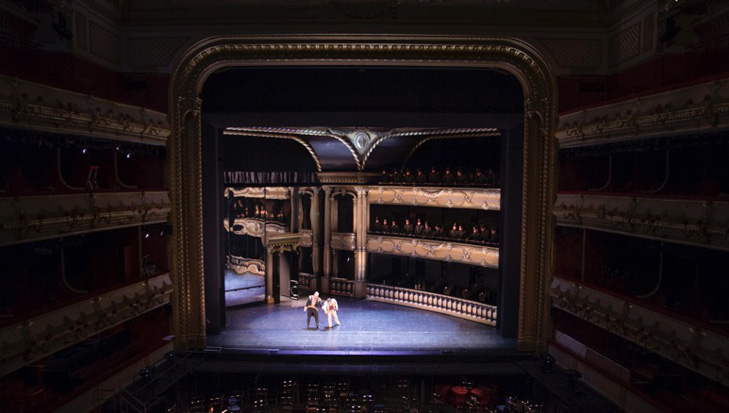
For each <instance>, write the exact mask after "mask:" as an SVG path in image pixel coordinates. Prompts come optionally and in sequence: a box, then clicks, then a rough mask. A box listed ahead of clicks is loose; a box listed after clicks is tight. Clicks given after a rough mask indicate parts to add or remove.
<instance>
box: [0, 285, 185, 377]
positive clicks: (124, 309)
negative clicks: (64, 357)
mask: <svg viewBox="0 0 729 413" xmlns="http://www.w3.org/2000/svg"><path fill="white" fill-rule="evenodd" d="M171 293H172V281H171V280H170V274H163V275H159V276H156V277H154V278H150V279H148V280H146V281H142V282H140V283H137V284H132V285H129V286H126V287H122V288H120V289H118V290H114V291H111V292H108V293H105V294H101V295H99V296H97V297H94V298H91V299H87V300H84V301H82V302H79V303H76V304H72V305H69V306H67V307H63V308H61V309H58V310H55V311H52V312H49V313H45V314H43V315H40V316H37V317H33V318H31V319H29V320H25V321H23V322H20V323H17V324H13V325H10V326H7V327H4V328H2V329H0V376H3V375H5V374H7V373H10V372H12V371H15V370H17V369H19V368H21V367H23V366H26V365H28V364H30V363H32V362H34V361H36V360H39V359H42V358H43V357H47V356H49V355H51V354H53V353H56V352H58V351H60V350H62V349H64V348H66V347H69V346H71V345H74V344H76V343H79V342H81V341H83V340H85V339H87V338H89V337H93V336H96V335H98V334H99V333H101V332H102V331H104V330H108V329H109V328H111V327H114V326H116V325H119V324H121V323H124V322H126V321H129V320H132V319H134V318H137V317H139V316H140V315H141V314H144V313H146V312H148V311H151V310H154V309H155V308H158V307H160V306H163V305H165V304H167V303H169V302H170V295H171Z"/></svg>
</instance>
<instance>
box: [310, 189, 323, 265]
mask: <svg viewBox="0 0 729 413" xmlns="http://www.w3.org/2000/svg"><path fill="white" fill-rule="evenodd" d="M320 192H321V189H319V188H316V187H315V188H312V193H311V211H310V214H311V267H312V270H313V271H314V275H315V276H316V277H317V278H319V277H321V249H320V248H319V247H320V246H321V244H319V238H320V237H321V227H320V222H321V221H320V220H319V217H320V216H321V213H320V211H319V209H320V202H319V193H320Z"/></svg>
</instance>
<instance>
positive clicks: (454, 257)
mask: <svg viewBox="0 0 729 413" xmlns="http://www.w3.org/2000/svg"><path fill="white" fill-rule="evenodd" d="M367 251H368V252H371V253H377V254H390V255H402V256H409V257H414V258H424V259H429V260H437V261H446V262H451V261H453V262H461V263H464V264H471V265H479V266H481V267H488V268H498V267H499V249H498V248H495V247H486V246H482V245H472V244H462V243H457V242H450V241H431V240H424V239H418V238H407V237H389V236H381V235H369V236H367Z"/></svg>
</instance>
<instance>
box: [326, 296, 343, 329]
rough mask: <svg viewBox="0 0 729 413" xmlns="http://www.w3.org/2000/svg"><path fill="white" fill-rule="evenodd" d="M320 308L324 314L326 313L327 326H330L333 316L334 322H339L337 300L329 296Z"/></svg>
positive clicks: (337, 323)
mask: <svg viewBox="0 0 729 413" xmlns="http://www.w3.org/2000/svg"><path fill="white" fill-rule="evenodd" d="M322 309H323V310H324V314H326V315H327V321H328V322H329V328H332V318H334V323H335V324H336V325H340V324H339V317H337V311H339V304H337V300H336V299H334V298H332V297H329V298H327V300H326V301H325V302H324V306H322Z"/></svg>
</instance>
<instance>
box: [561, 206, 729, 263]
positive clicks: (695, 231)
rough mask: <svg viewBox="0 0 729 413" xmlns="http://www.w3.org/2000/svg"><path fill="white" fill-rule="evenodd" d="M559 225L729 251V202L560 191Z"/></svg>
mask: <svg viewBox="0 0 729 413" xmlns="http://www.w3.org/2000/svg"><path fill="white" fill-rule="evenodd" d="M554 217H555V219H556V221H557V224H558V225H563V226H571V227H580V228H588V229H595V230H599V231H608V232H614V233H622V234H626V235H630V236H638V237H642V238H650V239H657V240H665V241H671V242H678V243H682V244H689V245H697V246H711V247H713V248H718V249H722V250H729V202H726V201H724V202H722V201H717V200H702V199H693V200H691V199H678V198H677V199H673V198H648V197H633V196H611V195H597V194H595V195H592V194H584V193H580V194H559V195H558V196H557V202H556V203H555V206H554Z"/></svg>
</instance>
